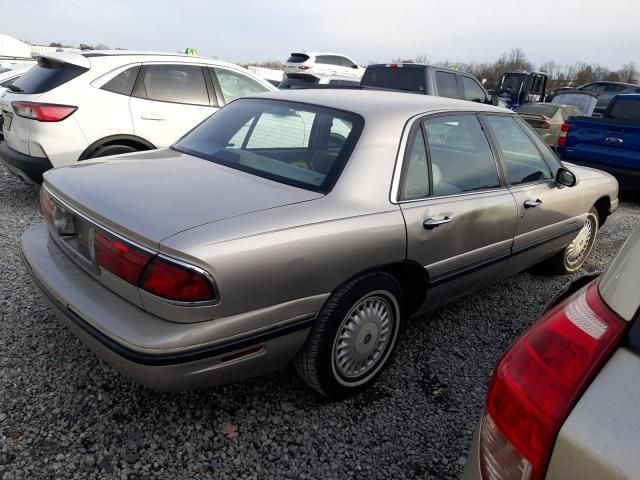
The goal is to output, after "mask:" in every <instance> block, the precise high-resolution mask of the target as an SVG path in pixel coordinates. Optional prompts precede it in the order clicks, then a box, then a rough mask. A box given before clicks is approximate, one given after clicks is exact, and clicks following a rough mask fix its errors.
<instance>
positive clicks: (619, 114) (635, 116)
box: [609, 98, 640, 121]
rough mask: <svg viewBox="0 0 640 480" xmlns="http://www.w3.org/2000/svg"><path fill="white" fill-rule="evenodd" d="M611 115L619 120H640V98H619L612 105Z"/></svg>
mask: <svg viewBox="0 0 640 480" xmlns="http://www.w3.org/2000/svg"><path fill="white" fill-rule="evenodd" d="M609 117H611V118H616V119H618V120H633V121H640V99H638V100H632V99H630V98H628V99H625V98H617V99H616V100H615V102H614V104H613V106H612V107H611V111H610V112H609Z"/></svg>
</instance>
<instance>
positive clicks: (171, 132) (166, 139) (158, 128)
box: [129, 63, 218, 148]
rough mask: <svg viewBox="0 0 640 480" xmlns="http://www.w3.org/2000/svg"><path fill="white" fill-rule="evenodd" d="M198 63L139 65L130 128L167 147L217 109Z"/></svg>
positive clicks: (131, 108)
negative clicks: (139, 70) (140, 67)
mask: <svg viewBox="0 0 640 480" xmlns="http://www.w3.org/2000/svg"><path fill="white" fill-rule="evenodd" d="M205 74H206V72H205V70H204V68H203V67H201V66H200V65H193V64H179V63H149V64H144V65H143V66H142V70H141V72H140V74H139V75H138V79H137V81H136V85H135V87H134V89H133V93H132V95H131V99H130V101H129V109H130V111H131V118H132V121H133V129H134V132H135V134H136V135H137V136H139V137H142V138H144V139H146V140H148V141H149V142H151V143H152V144H154V145H155V146H156V147H158V148H164V147H168V146H170V145H171V144H173V143H174V142H175V141H176V140H178V139H179V138H180V137H182V136H183V135H184V134H185V133H187V132H188V131H189V130H191V129H192V128H193V127H195V126H196V125H198V124H199V123H200V122H202V121H203V120H204V119H205V118H207V117H208V116H209V115H211V114H212V113H213V112H214V111H215V110H216V109H217V105H218V104H217V99H216V98H215V96H212V98H210V95H209V91H210V90H211V88H208V87H207V84H210V83H211V82H210V80H209V81H207V79H206V77H205Z"/></svg>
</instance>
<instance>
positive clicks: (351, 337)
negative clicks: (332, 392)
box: [333, 295, 395, 379]
mask: <svg viewBox="0 0 640 480" xmlns="http://www.w3.org/2000/svg"><path fill="white" fill-rule="evenodd" d="M394 322H395V315H394V310H393V308H392V307H391V304H390V303H389V301H388V300H387V299H386V298H384V297H382V296H379V295H372V296H370V297H367V298H365V299H363V300H360V301H359V302H358V303H357V304H356V305H355V306H354V307H353V308H352V309H351V311H350V312H349V313H348V314H347V315H346V316H345V317H344V319H343V320H342V324H341V325H340V328H339V329H338V333H337V336H336V340H335V342H334V346H333V363H334V369H335V370H336V373H338V374H339V375H340V376H342V377H344V378H346V379H354V378H357V377H361V376H363V375H367V374H368V373H370V372H372V371H373V370H374V369H375V368H376V367H377V366H378V364H379V363H380V359H381V358H382V357H383V355H384V354H385V352H386V350H387V347H388V346H389V343H390V342H391V340H392V337H393V334H394V332H393V328H394Z"/></svg>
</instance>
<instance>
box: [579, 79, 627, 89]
mask: <svg viewBox="0 0 640 480" xmlns="http://www.w3.org/2000/svg"><path fill="white" fill-rule="evenodd" d="M596 83H601V84H605V85H622V86H624V87H639V86H640V85H637V84H635V83H625V82H610V81H608V80H596V81H593V82H589V83H585V84H583V85H580V86H579V87H577V88H582V87H586V86H587V85H594V84H596Z"/></svg>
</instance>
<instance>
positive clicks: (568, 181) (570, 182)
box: [556, 167, 578, 187]
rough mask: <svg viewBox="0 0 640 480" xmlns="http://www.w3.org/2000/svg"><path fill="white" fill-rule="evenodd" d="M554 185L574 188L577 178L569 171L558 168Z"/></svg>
mask: <svg viewBox="0 0 640 480" xmlns="http://www.w3.org/2000/svg"><path fill="white" fill-rule="evenodd" d="M556 183H557V184H558V185H564V186H565V187H574V186H575V185H576V184H577V183H578V178H577V177H576V176H575V174H574V173H573V172H572V171H571V170H569V169H567V168H564V167H560V168H559V169H558V173H556Z"/></svg>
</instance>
